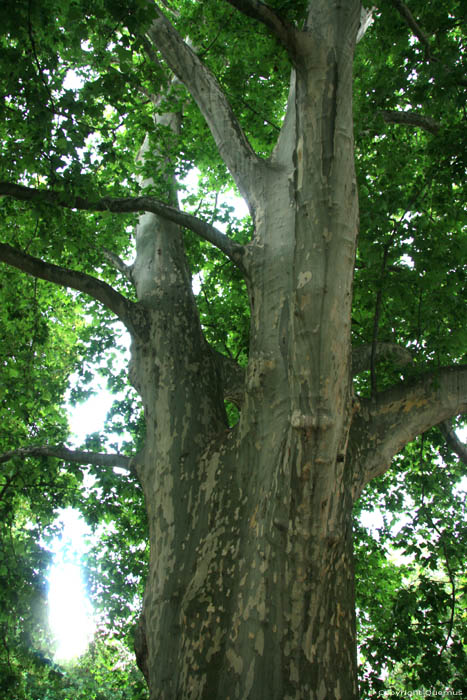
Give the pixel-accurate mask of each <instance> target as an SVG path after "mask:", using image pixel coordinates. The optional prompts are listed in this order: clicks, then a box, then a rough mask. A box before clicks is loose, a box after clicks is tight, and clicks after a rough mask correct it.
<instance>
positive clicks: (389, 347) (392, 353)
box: [352, 343, 413, 377]
mask: <svg viewBox="0 0 467 700" xmlns="http://www.w3.org/2000/svg"><path fill="white" fill-rule="evenodd" d="M372 353H373V343H368V344H367V345H359V346H358V347H355V348H352V376H353V377H355V376H356V375H357V374H360V372H364V371H365V370H368V369H370V367H371V357H372ZM375 359H376V360H377V361H378V362H380V361H381V360H394V362H395V363H396V364H397V365H399V366H404V365H409V364H410V363H411V362H413V357H412V354H411V353H410V352H409V350H407V348H404V347H402V345H397V343H376V345H375Z"/></svg>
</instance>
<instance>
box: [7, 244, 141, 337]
mask: <svg viewBox="0 0 467 700" xmlns="http://www.w3.org/2000/svg"><path fill="white" fill-rule="evenodd" d="M0 262H4V263H7V264H8V265H12V266H13V267H16V268H18V270H22V271H23V272H27V273H28V274H29V275H32V276H33V277H39V278H40V279H43V280H47V281H48V282H54V283H55V284H59V285H61V286H62V287H70V288H71V289H76V290H77V291H79V292H84V294H88V295H89V296H91V297H93V298H94V299H97V301H100V302H101V303H102V304H104V306H106V307H107V308H108V309H110V310H111V311H113V313H114V314H115V315H116V316H118V318H119V319H120V320H121V321H122V322H123V323H124V324H125V326H126V327H127V328H128V330H129V331H130V333H133V334H134V333H137V332H139V330H140V329H139V328H138V327H137V326H136V322H137V314H136V309H137V304H135V303H134V302H132V301H129V300H128V299H126V298H125V297H124V296H122V295H121V294H119V293H118V292H116V291H115V289H113V287H111V286H110V285H109V284H107V283H106V282H101V280H98V279H97V278H96V277H91V275H87V274H86V273H84V272H77V271H76V270H69V269H68V268H66V267H60V266H59V265H54V264H52V263H47V262H44V261H43V260H39V259H38V258H34V257H33V256H32V255H28V254H27V253H22V252H21V251H19V250H16V249H15V248H12V247H11V246H9V245H7V244H6V243H0Z"/></svg>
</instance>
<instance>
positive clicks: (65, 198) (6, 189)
mask: <svg viewBox="0 0 467 700" xmlns="http://www.w3.org/2000/svg"><path fill="white" fill-rule="evenodd" d="M0 195H6V196H9V197H13V198H14V199H19V200H22V201H26V202H41V203H43V204H50V205H55V206H61V207H64V208H65V209H79V210H84V211H109V212H112V213H114V214H128V213H132V212H135V213H139V212H152V213H153V214H157V215H158V216H161V217H162V218H164V219H167V220H168V221H173V222H174V223H176V224H179V225H180V226H184V227H185V228H188V229H190V230H191V231H193V232H194V233H196V234H197V235H198V236H200V237H201V238H203V239H204V240H206V241H209V243H212V244H213V245H215V246H216V247H217V248H219V249H220V250H221V251H222V252H223V253H225V255H227V256H228V257H229V258H230V259H231V260H232V261H233V262H235V263H236V264H237V265H239V266H241V260H242V256H243V246H241V245H238V244H237V243H235V242H234V241H232V240H231V239H230V238H229V237H228V236H226V235H225V234H223V233H222V232H221V231H219V230H218V229H217V228H215V226H211V224H208V223H206V222H205V221H202V220H201V219H198V217H196V216H193V215H192V214H186V213H185V212H182V211H180V209H177V208H176V207H171V206H170V205H168V204H164V202H161V201H160V200H158V199H156V198H155V197H151V196H143V197H100V198H99V199H95V200H89V199H85V198H84V197H75V196H74V195H69V194H64V193H59V192H54V191H52V190H47V189H35V188H33V187H25V186H24V185H17V184H15V183H12V182H0Z"/></svg>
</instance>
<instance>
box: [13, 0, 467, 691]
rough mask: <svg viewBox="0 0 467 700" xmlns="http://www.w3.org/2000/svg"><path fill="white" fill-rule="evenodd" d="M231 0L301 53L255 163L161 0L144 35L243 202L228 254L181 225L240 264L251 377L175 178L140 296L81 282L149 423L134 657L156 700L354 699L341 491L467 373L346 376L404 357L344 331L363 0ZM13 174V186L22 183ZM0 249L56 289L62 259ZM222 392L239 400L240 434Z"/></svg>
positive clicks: (359, 481) (375, 464) (430, 417)
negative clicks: (377, 380) (146, 546)
mask: <svg viewBox="0 0 467 700" xmlns="http://www.w3.org/2000/svg"><path fill="white" fill-rule="evenodd" d="M231 4H233V5H234V6H235V7H237V8H238V9H239V10H241V11H243V12H245V14H247V15H249V16H250V17H253V18H255V19H258V20H259V21H262V22H263V23H265V24H266V26H268V27H270V28H271V29H272V31H274V32H275V34H276V36H277V37H278V38H279V40H281V41H282V42H283V43H284V44H285V45H286V47H287V49H288V50H289V53H290V55H291V58H292V62H293V65H294V70H293V72H292V76H291V85H290V94H289V101H288V107H287V114H286V118H285V120H284V123H283V126H282V129H281V132H280V135H279V139H278V143H277V146H276V148H275V150H274V153H273V155H272V157H271V158H270V159H269V160H268V161H262V160H261V159H260V158H258V156H257V155H256V154H255V153H254V152H253V150H252V149H251V146H250V144H249V143H248V141H247V139H246V138H245V135H244V134H243V132H242V131H241V128H240V126H239V124H238V122H237V121H236V119H235V116H234V115H233V112H232V110H231V108H230V106H229V104H228V101H227V99H226V97H225V95H224V93H223V92H222V90H221V88H220V86H219V84H218V83H217V81H216V79H215V77H214V76H213V75H212V74H211V73H210V72H209V71H208V70H207V69H206V68H205V67H204V66H203V64H202V62H201V61H200V60H199V58H198V57H197V56H196V54H195V52H194V51H193V50H192V49H191V48H189V47H188V46H187V45H186V43H185V42H183V41H182V39H181V37H180V36H179V35H178V34H177V32H176V31H175V29H174V28H173V27H172V25H171V24H170V23H169V22H168V20H167V19H166V18H165V17H164V15H163V14H162V13H161V12H160V11H159V10H158V11H157V17H156V19H155V20H154V22H153V23H152V25H151V26H150V28H149V29H148V31H147V36H146V39H147V41H148V42H149V43H150V45H151V49H150V51H149V55H153V54H154V52H155V51H158V52H159V53H160V55H161V56H162V59H163V60H164V61H165V62H166V63H167V65H168V66H169V67H170V68H171V69H172V70H173V71H174V72H175V73H176V74H177V75H178V77H179V79H180V80H181V81H183V82H184V83H185V85H186V87H187V89H188V90H189V92H190V93H191V95H192V97H193V99H194V100H195V101H196V103H197V105H198V107H199V109H200V110H201V112H202V113H203V115H204V117H205V118H206V121H207V123H208V125H209V127H210V129H211V131H212V134H213V137H214V140H215V142H216V144H217V147H218V149H219V152H220V154H221V156H222V158H223V159H224V161H225V163H226V165H227V166H228V168H229V169H230V171H231V173H232V176H233V178H234V179H235V181H236V183H237V185H238V187H239V188H240V191H241V192H242V193H243V194H244V196H245V198H246V199H247V201H248V203H249V205H250V209H251V211H252V213H253V215H254V223H255V235H254V239H253V240H252V242H251V243H250V244H249V245H247V246H245V247H244V248H242V249H241V250H239V249H237V248H233V247H231V242H229V241H228V239H227V242H225V241H224V242H223V243H222V246H224V247H222V246H221V245H220V244H219V241H218V239H217V238H216V235H217V234H214V232H213V231H212V230H211V229H209V231H208V232H207V230H206V229H203V231H204V232H203V231H202V230H201V228H200V227H199V225H198V224H196V225H192V226H191V228H192V229H193V230H195V231H196V232H197V233H198V234H199V235H201V236H204V237H205V238H206V239H207V240H211V242H212V243H213V244H214V245H218V246H219V247H220V248H221V249H223V250H224V252H226V253H227V255H229V257H230V258H231V259H232V260H234V261H235V262H236V264H239V261H240V267H241V269H242V271H243V273H244V275H245V279H246V282H247V287H248V294H249V301H250V307H251V333H250V337H251V344H250V355H249V362H248V367H247V369H246V372H245V375H244V377H243V374H242V372H240V371H239V370H238V368H236V366H235V365H233V364H232V363H230V362H229V361H228V360H225V359H221V358H220V357H219V356H218V354H216V353H214V352H213V351H212V350H211V349H210V348H209V347H208V345H207V343H206V341H205V339H204V336H203V332H202V328H201V324H200V320H199V317H198V312H197V309H196V304H195V300H194V298H193V293H192V290H191V279H190V273H189V269H188V265H187V262H186V260H185V255H184V248H183V240H182V234H181V230H180V226H184V225H189V224H188V223H187V220H186V219H184V218H183V216H182V215H181V213H180V212H178V209H177V207H176V202H175V201H174V200H173V187H172V186H171V183H167V200H168V204H166V205H163V206H160V203H156V204H154V200H152V204H151V208H150V207H149V206H148V201H149V200H151V198H142V199H144V200H145V201H146V204H145V205H144V206H141V209H142V210H144V213H143V214H142V215H141V216H140V218H139V222H138V226H137V229H136V259H135V261H134V263H133V265H132V266H131V279H132V281H133V283H134V285H135V289H136V294H137V298H138V302H137V303H136V304H129V302H126V300H124V299H123V297H121V296H120V295H116V296H114V295H113V294H112V293H111V292H110V291H109V290H110V288H107V287H106V286H104V287H103V286H101V285H102V283H99V281H98V280H94V281H92V280H93V278H89V279H88V278H87V277H86V276H82V275H81V277H79V278H77V281H76V285H75V286H76V288H79V289H81V291H85V292H87V293H90V294H91V295H93V296H95V297H96V298H98V299H100V301H102V303H104V304H106V305H107V306H108V307H109V308H111V309H112V310H114V312H115V313H117V315H120V317H122V316H123V317H124V320H125V319H126V323H127V326H128V327H129V328H130V332H131V334H132V346H131V352H132V359H131V366H130V378H131V381H132V383H133V385H134V386H135V388H136V389H137V390H138V392H139V393H140V395H141V397H142V402H143V406H144V413H145V421H146V436H147V437H146V444H145V447H144V449H143V450H142V451H141V453H140V454H139V455H138V457H137V459H136V458H135V459H134V460H132V464H133V463H134V464H135V468H136V471H137V473H138V477H139V480H140V483H141V486H142V488H143V492H144V496H145V501H146V508H147V516H148V527H149V535H150V545H151V556H150V564H149V573H148V579H147V584H146V592H145V598H144V605H143V614H142V617H141V621H140V624H139V626H138V632H137V635H136V641H137V654H138V661H139V664H140V667H141V668H142V669H143V671H144V673H145V676H146V678H147V680H148V684H149V688H150V694H151V700H156V699H164V700H175V699H176V698H193V699H201V698H205V699H209V700H214V699H215V698H218V699H219V700H228V699H229V698H232V699H233V698H239V699H240V700H244V699H246V698H252V699H254V700H262V699H264V700H266V699H267V700H283V699H284V698H289V699H295V700H298V699H303V700H305V699H306V700H326V699H331V698H332V699H333V700H338V699H341V700H357V698H358V689H357V681H356V678H357V674H356V633H355V601H354V573H353V561H352V528H351V513H352V505H353V501H354V499H355V498H356V497H358V495H359V493H360V492H361V490H362V488H363V487H364V485H365V484H366V483H368V481H369V480H370V479H372V478H374V477H375V476H377V475H379V474H381V473H383V472H384V471H385V470H386V469H387V468H388V466H389V464H390V460H391V458H392V456H393V455H394V454H395V453H396V452H397V451H398V450H400V449H401V448H402V446H403V445H404V444H406V442H408V441H410V440H412V439H413V438H414V437H415V436H416V435H417V434H418V433H419V432H421V431H424V430H426V429H427V428H428V427H430V426H431V425H435V424H438V423H439V422H440V421H443V420H446V419H447V418H449V417H451V416H454V415H456V414H457V413H459V412H461V411H463V410H465V409H466V407H467V390H466V384H467V381H466V374H465V372H466V370H465V368H451V369H445V370H441V371H440V372H438V373H437V374H435V375H433V374H430V375H426V376H424V377H422V378H421V379H420V380H419V381H418V382H416V383H415V384H408V383H405V382H402V383H401V384H400V385H399V386H396V387H394V388H393V389H391V390H390V391H388V392H386V393H384V394H381V395H376V396H374V397H372V399H371V400H368V401H361V402H359V401H358V400H357V399H356V398H355V396H354V394H353V388H352V374H353V373H355V372H357V371H360V369H364V368H365V367H366V366H367V364H368V360H369V357H371V356H374V357H377V356H378V354H380V356H385V355H386V356H387V355H390V356H392V357H395V358H396V360H397V361H403V362H405V361H407V360H408V359H409V357H408V354H407V351H406V350H405V349H403V348H398V347H397V346H393V345H392V346H390V347H389V346H388V347H384V346H378V347H377V346H375V347H371V348H369V347H365V348H361V349H360V350H357V351H355V352H354V353H353V354H352V348H351V345H350V324H351V304H352V280H353V269H354V261H355V250H356V244H357V232H358V201H357V188H356V181H355V172H354V164H353V128H352V59H353V50H354V45H355V40H356V36H357V31H358V26H359V20H360V3H359V2H358V1H357V0H349V1H348V2H346V3H336V2H329V0H315V2H313V3H310V9H309V12H308V15H307V20H306V24H305V27H304V29H303V30H301V31H298V30H295V29H293V28H291V27H290V26H289V25H287V24H286V23H284V22H283V21H282V20H281V18H280V17H279V16H278V15H277V14H276V13H275V12H273V11H272V10H271V9H270V8H269V9H268V8H267V7H266V6H265V5H263V4H262V3H259V2H256V0H248V1H242V2H232V3H231ZM162 117H163V115H162V116H160V117H158V118H162ZM169 122H170V119H169ZM174 128H176V125H174ZM145 147H147V144H146V146H145ZM140 157H142V158H144V148H143V150H142V151H141V156H140ZM25 189H26V188H22V189H21V190H17V191H15V192H13V191H12V190H10V191H9V194H10V195H11V196H19V197H20V198H21V197H23V196H26V194H27V195H28V196H29V194H30V193H26V194H25ZM0 191H1V188H0ZM42 196H44V195H42ZM23 198H24V197H23ZM54 204H58V205H60V206H69V203H68V204H67V203H64V202H60V201H54ZM101 204H102V202H101ZM133 204H134V202H133ZM140 204H141V202H139V203H138V205H137V206H138V207H139V206H140ZM74 206H76V200H74ZM112 206H113V205H112ZM115 206H117V205H115ZM125 211H128V209H125ZM138 211H140V209H138ZM174 212H175V213H174ZM190 221H191V223H192V224H193V221H192V220H191V219H190ZM197 227H198V229H197ZM222 240H224V239H222ZM1 250H3V249H0V252H1ZM8 255H9V256H10V258H11V259H8V260H7V262H9V263H10V264H16V265H17V266H18V267H21V268H22V269H25V270H26V271H28V272H30V273H31V274H37V275H38V276H44V275H45V274H46V273H47V274H48V275H49V277H46V279H53V281H56V282H58V283H59V284H66V283H67V282H66V279H65V274H64V272H60V273H58V272H57V270H56V269H55V268H54V269H52V268H51V267H50V266H49V267H47V269H46V268H43V267H41V266H40V265H38V264H37V261H35V262H31V261H30V260H29V258H28V257H27V256H24V255H23V254H17V255H16V257H15V255H14V254H13V253H11V252H10V251H7V252H6V253H5V256H7V257H8ZM236 256H238V259H236ZM3 259H5V257H4V258H3ZM116 263H117V266H119V267H120V268H121V269H122V270H123V272H124V273H125V274H126V272H125V270H126V268H125V266H124V264H122V265H120V263H119V261H118V260H117V261H116ZM73 284H74V283H73ZM114 294H116V293H114ZM352 364H353V368H352ZM224 396H228V397H229V398H230V399H231V400H234V401H235V403H237V405H239V406H242V411H241V418H240V421H239V423H238V424H237V425H236V426H235V428H233V429H228V427H227V423H226V417H225V411H224V403H223V402H224Z"/></svg>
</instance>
